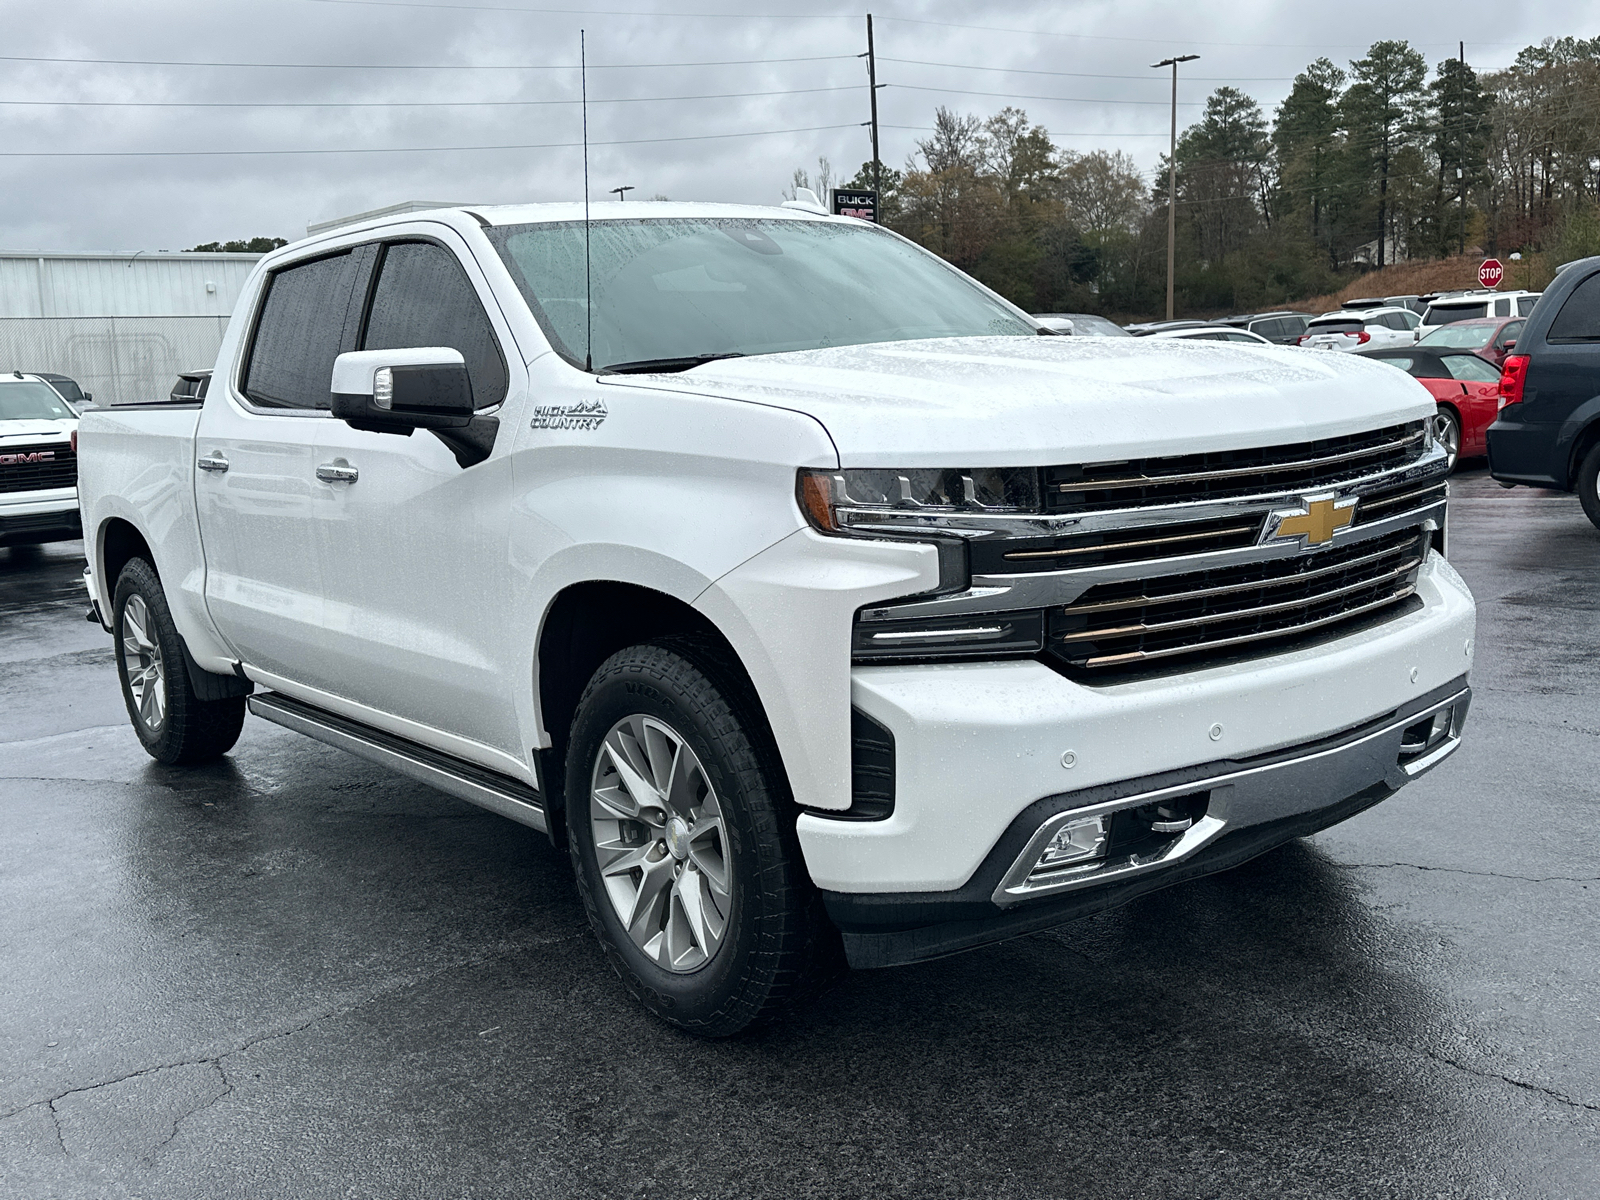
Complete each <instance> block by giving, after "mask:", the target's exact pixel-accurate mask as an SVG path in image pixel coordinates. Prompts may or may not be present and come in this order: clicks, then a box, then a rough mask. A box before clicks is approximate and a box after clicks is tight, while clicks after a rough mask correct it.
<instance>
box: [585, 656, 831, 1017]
mask: <svg viewBox="0 0 1600 1200" xmlns="http://www.w3.org/2000/svg"><path fill="white" fill-rule="evenodd" d="M759 722H760V718H759V715H758V714H757V712H756V711H755V708H754V705H753V703H752V702H751V701H749V700H748V699H747V696H746V689H745V688H744V687H742V686H741V685H740V681H739V680H738V677H737V676H736V675H735V674H734V673H733V672H732V671H731V670H729V669H727V667H726V666H725V665H724V664H723V663H721V662H720V660H719V659H718V656H717V655H716V654H715V652H714V651H712V650H711V649H710V648H709V647H704V646H700V645H698V644H696V643H693V642H690V641H688V640H679V639H663V641H662V642H661V643H660V644H650V645H640V646H633V647H629V648H628V649H625V650H621V651H619V652H618V653H616V654H614V655H612V656H611V657H610V658H609V659H607V660H606V661H605V663H603V664H602V665H601V667H600V669H599V670H598V671H596V672H595V675H594V677H593V678H592V679H591V680H590V681H589V685H588V687H587V688H585V689H584V693H583V697H582V699H581V700H580V701H579V703H578V710H577V715H576V717H575V718H574V720H573V724H572V733H571V737H570V739H569V742H568V751H567V772H566V795H567V828H568V834H569V837H568V841H569V845H570V849H571V853H572V861H573V867H574V870H575V871H576V874H577V879H578V890H579V893H580V894H581V895H582V897H583V902H584V907H585V909H586V911H587V913H588V916H589V922H590V925H591V926H592V927H593V929H594V931H595V933H596V935H597V936H598V937H599V939H600V944H601V946H602V947H603V948H604V950H605V953H606V957H607V958H608V959H609V960H610V962H611V965H612V967H613V968H614V969H615V970H616V972H617V974H618V975H619V976H620V977H621V978H622V981H623V983H624V984H625V985H626V986H627V988H628V990H629V991H630V992H631V993H632V994H633V995H634V997H635V998H637V999H638V1000H639V1001H641V1002H642V1003H643V1004H644V1005H645V1007H646V1008H648V1009H649V1010H650V1011H651V1012H653V1013H655V1014H656V1015H657V1016H659V1017H661V1018H662V1019H663V1020H665V1021H668V1022H670V1023H672V1024H674V1025H677V1026H679V1027H680V1028H682V1029H686V1030H689V1031H691V1032H694V1033H698V1034H701V1035H703V1036H708V1037H726V1036H728V1035H730V1034H733V1033H737V1032H738V1031H739V1030H741V1029H743V1028H745V1027H746V1026H748V1025H750V1024H751V1023H753V1022H756V1021H760V1020H762V1019H764V1018H766V1017H768V1016H770V1015H772V1014H773V1013H775V1012H777V1011H778V1010H780V1009H781V1008H782V1007H784V1006H785V1005H786V1004H788V1003H789V1002H790V1001H792V1000H793V999H795V998H796V997H797V996H799V995H802V994H805V993H807V992H808V991H809V990H810V989H811V988H812V987H814V986H815V985H816V984H817V983H819V982H821V980H822V978H823V977H824V976H825V974H826V964H827V962H828V961H829V955H828V954H827V953H826V950H825V947H826V945H827V944H828V943H829V942H830V940H831V942H832V944H834V945H836V944H837V934H836V933H834V932H833V930H832V928H831V926H829V925H828V923H827V919H826V917H825V916H824V915H823V914H822V911H821V904H820V900H819V898H818V896H817V894H816V890H815V888H814V887H813V886H812V885H811V882H810V879H809V878H808V877H807V875H806V872H805V869H804V866H803V865H802V863H801V859H800V850H799V845H798V842H797V839H796V837H795V832H794V810H793V808H792V806H791V805H790V804H789V800H788V795H787V787H786V784H785V781H784V778H783V773H782V768H781V766H779V765H778V763H777V760H776V755H775V753H774V752H772V751H771V750H770V749H769V748H767V747H768V739H767V737H766V735H765V731H764V729H763V728H762V726H761V724H760V723H759ZM819 947H822V948H823V949H819Z"/></svg>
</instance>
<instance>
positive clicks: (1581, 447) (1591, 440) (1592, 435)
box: [1566, 415, 1600, 489]
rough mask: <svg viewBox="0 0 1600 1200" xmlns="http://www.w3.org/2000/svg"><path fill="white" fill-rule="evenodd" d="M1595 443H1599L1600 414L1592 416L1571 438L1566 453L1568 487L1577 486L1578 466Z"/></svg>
mask: <svg viewBox="0 0 1600 1200" xmlns="http://www.w3.org/2000/svg"><path fill="white" fill-rule="evenodd" d="M1597 444H1600V415H1596V416H1594V417H1592V418H1591V419H1590V421H1589V423H1588V424H1587V425H1585V426H1584V427H1583V428H1582V429H1580V430H1578V433H1577V436H1576V437H1574V438H1573V439H1572V450H1571V452H1570V453H1569V454H1568V455H1567V480H1566V486H1567V487H1568V488H1569V489H1571V488H1573V487H1576V486H1577V480H1578V468H1579V467H1580V466H1582V465H1583V460H1584V459H1585V458H1586V457H1588V454H1589V451H1591V450H1593V449H1594V448H1595V446H1596V445H1597Z"/></svg>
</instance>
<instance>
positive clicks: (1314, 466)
mask: <svg viewBox="0 0 1600 1200" xmlns="http://www.w3.org/2000/svg"><path fill="white" fill-rule="evenodd" d="M1422 437H1423V435H1422V433H1421V432H1420V431H1419V432H1417V433H1414V434H1408V435H1407V436H1406V437H1403V438H1399V439H1397V440H1395V441H1393V442H1390V443H1388V444H1387V445H1383V446H1374V447H1372V448H1371V449H1370V450H1352V451H1349V452H1348V453H1345V454H1329V455H1324V456H1323V457H1321V458H1308V459H1302V460H1300V461H1299V462H1286V463H1274V464H1271V465H1265V466H1256V467H1237V468H1234V469H1233V470H1223V471H1195V472H1192V473H1190V474H1188V475H1164V474H1153V475H1136V476H1132V477H1130V478H1126V479H1103V480H1097V481H1095V482H1091V483H1061V484H1057V485H1056V490H1057V491H1058V492H1092V491H1103V490H1105V489H1107V488H1124V487H1140V488H1142V487H1150V486H1152V485H1156V484H1168V483H1198V482H1202V481H1209V480H1213V479H1237V478H1242V477H1245V476H1249V477H1250V478H1252V479H1258V478H1260V477H1261V476H1263V475H1275V474H1278V473H1280V472H1283V471H1311V470H1318V469H1322V468H1326V467H1332V466H1337V465H1338V464H1340V463H1347V462H1353V461H1355V460H1356V459H1358V458H1369V457H1372V456H1374V455H1381V454H1388V453H1390V452H1391V451H1394V450H1404V449H1409V448H1410V447H1413V446H1418V445H1420V444H1421V442H1422Z"/></svg>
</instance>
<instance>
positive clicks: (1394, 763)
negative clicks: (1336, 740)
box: [991, 688, 1469, 907]
mask: <svg viewBox="0 0 1600 1200" xmlns="http://www.w3.org/2000/svg"><path fill="white" fill-rule="evenodd" d="M1468 695H1469V690H1468V689H1466V688H1463V689H1462V690H1461V691H1459V692H1456V693H1455V694H1454V695H1452V696H1449V697H1447V698H1445V699H1444V700H1440V701H1438V702H1437V703H1435V704H1432V705H1430V706H1429V707H1427V708H1425V709H1421V710H1420V711H1417V712H1414V713H1411V714H1409V715H1408V716H1404V717H1396V718H1394V719H1393V720H1392V721H1389V722H1387V723H1386V724H1384V725H1383V726H1382V727H1381V728H1379V729H1376V730H1373V731H1372V732H1370V733H1367V734H1364V735H1362V736H1361V737H1358V738H1356V739H1355V740H1353V741H1350V742H1346V743H1344V744H1342V745H1338V746H1333V747H1329V748H1328V749H1325V750H1317V751H1313V752H1312V753H1309V754H1303V755H1299V756H1296V757H1294V758H1289V759H1284V760H1281V761H1279V762H1274V763H1270V764H1268V765H1266V766H1261V767H1249V768H1246V769H1244V770H1240V771H1229V772H1225V773H1223V774H1219V775H1214V776H1211V777H1210V778H1204V779H1196V780H1192V781H1190V782H1188V783H1183V784H1177V785H1175V786H1172V787H1167V788H1160V789H1158V790H1155V791H1149V792H1141V793H1139V794H1138V795H1135V796H1125V797H1123V798H1121V799H1118V800H1108V801H1106V802H1104V803H1101V804H1090V805H1085V806H1084V807H1082V808H1071V809H1067V810H1065V811H1063V812H1058V813H1055V814H1054V815H1052V816H1051V817H1049V818H1048V819H1047V820H1046V821H1045V822H1044V823H1043V824H1042V825H1040V826H1039V828H1038V830H1036V831H1035V832H1034V834H1033V836H1032V837H1030V838H1029V839H1028V842H1027V844H1026V845H1025V846H1024V847H1023V848H1022V852H1021V853H1020V854H1019V855H1018V856H1017V857H1016V859H1015V860H1014V861H1013V863H1012V865H1011V867H1010V869H1009V870H1007V871H1006V873H1005V875H1004V876H1002V877H1001V880H1000V883H999V884H998V885H997V886H996V887H995V890H994V894H993V896H992V897H991V899H992V900H993V901H994V903H996V904H998V905H1000V906H1002V907H1007V906H1010V905H1013V904H1018V903H1020V902H1022V901H1024V900H1032V899H1034V898H1035V897H1038V896H1050V895H1057V894H1059V893H1061V892H1069V891H1077V890H1079V889H1082V888H1089V887H1098V886H1099V885H1101V884H1105V883H1113V882H1118V881H1121V880H1124V879H1129V878H1132V877H1134V876H1138V875H1148V874H1150V873H1152V872H1155V871H1159V870H1161V869H1162V868H1163V867H1168V866H1171V865H1173V864H1174V863H1179V862H1182V861H1183V860H1184V859H1186V858H1188V857H1190V856H1191V855H1192V854H1194V853H1195V851H1197V850H1199V849H1200V848H1201V847H1202V846H1205V845H1208V844H1209V843H1211V842H1213V841H1215V840H1216V839H1217V838H1219V837H1221V836H1222V835H1223V834H1224V833H1226V832H1229V831H1231V830H1234V829H1244V828H1247V827H1249V826H1252V825H1262V824H1266V823H1267V822H1269V821H1275V820H1278V819H1280V818H1283V817H1292V816H1296V815H1298V814H1300V813H1304V812H1310V811H1313V810H1315V809H1317V808H1320V807H1324V806H1326V805H1330V804H1335V803H1337V802H1338V801H1340V800H1342V799H1344V798H1345V797H1346V796H1350V795H1354V794H1355V793H1357V792H1359V791H1361V790H1362V789H1363V788H1365V787H1370V786H1372V785H1373V784H1376V783H1386V784H1389V785H1390V786H1391V787H1396V788H1398V787H1399V786H1401V785H1402V784H1404V783H1407V782H1409V781H1410V780H1412V779H1415V778H1417V777H1418V776H1420V775H1422V774H1424V773H1425V772H1427V771H1429V770H1431V769H1432V768H1433V767H1435V766H1437V765H1438V764H1439V763H1441V762H1443V761H1444V760H1445V759H1446V758H1448V757H1449V756H1450V755H1451V754H1453V753H1454V752H1455V750H1456V749H1457V748H1458V747H1459V746H1460V745H1461V730H1462V726H1463V724H1464V722H1465V715H1466V714H1465V709H1464V706H1462V707H1461V708H1458V709H1457V711H1456V713H1455V714H1454V716H1453V718H1452V720H1451V725H1450V731H1449V734H1448V736H1447V737H1446V739H1445V741H1444V742H1442V743H1441V744H1440V745H1439V746H1437V747H1435V748H1434V749H1433V750H1430V751H1428V752H1427V753H1426V754H1424V755H1422V756H1421V757H1419V758H1416V759H1413V760H1411V761H1409V762H1401V761H1400V760H1399V756H1398V743H1397V745H1396V749H1395V751H1394V753H1392V754H1391V753H1389V752H1388V750H1387V748H1386V747H1385V746H1384V745H1383V744H1382V743H1383V742H1384V740H1385V739H1389V738H1397V737H1398V735H1399V734H1400V733H1402V732H1403V731H1404V730H1405V729H1406V728H1408V727H1410V726H1412V725H1416V724H1417V723H1419V722H1421V721H1424V720H1426V719H1428V718H1429V717H1431V716H1432V715H1434V714H1435V713H1437V712H1439V711H1440V710H1441V709H1446V708H1450V707H1451V706H1452V705H1461V704H1462V701H1463V700H1465V699H1466V698H1467V696H1468ZM1324 780H1326V781H1328V782H1330V783H1331V784H1332V786H1331V787H1324V788H1317V787H1314V786H1313V787H1309V788H1308V787H1306V786H1305V785H1306V784H1307V783H1308V782H1312V781H1315V782H1318V783H1320V782H1323V781H1324ZM1297 785H1298V786H1297ZM1197 792H1210V793H1211V795H1210V798H1209V801H1208V803H1207V806H1206V812H1205V814H1204V815H1203V816H1201V817H1200V819H1199V820H1197V821H1196V822H1195V823H1194V824H1193V825H1192V826H1190V828H1189V829H1187V830H1185V831H1184V832H1183V833H1182V834H1181V835H1179V836H1178V837H1175V838H1174V839H1173V840H1172V841H1171V842H1169V843H1167V844H1166V845H1165V846H1163V847H1162V848H1161V849H1160V850H1158V851H1156V852H1154V853H1152V854H1148V855H1143V856H1139V855H1134V856H1130V857H1128V858H1125V859H1121V860H1115V861H1111V862H1105V863H1093V864H1087V865H1082V866H1076V867H1067V868H1064V869H1063V870H1060V871H1054V872H1050V873H1049V874H1048V875H1044V876H1038V877H1034V876H1033V867H1034V864H1035V863H1037V862H1038V861H1039V857H1040V855H1042V854H1043V853H1044V848H1045V846H1046V845H1047V844H1048V843H1049V841H1050V839H1051V838H1052V837H1054V836H1055V833H1056V830H1057V829H1059V828H1060V827H1061V826H1062V825H1064V824H1066V823H1067V822H1068V821H1076V820H1080V819H1082V818H1084V817H1092V816H1098V815H1102V814H1108V813H1113V812H1120V811H1122V810H1125V809H1130V808H1142V807H1143V806H1144V805H1146V804H1152V803H1155V802H1156V801H1159V800H1166V799H1173V798H1176V797H1179V796H1191V795H1194V794H1195V793H1197ZM1308 793H1309V794H1308Z"/></svg>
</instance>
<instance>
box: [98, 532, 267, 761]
mask: <svg viewBox="0 0 1600 1200" xmlns="http://www.w3.org/2000/svg"><path fill="white" fill-rule="evenodd" d="M111 636H112V639H113V641H114V643H115V646H116V658H117V675H118V676H119V677H120V678H121V680H122V699H123V701H124V702H125V703H126V704H127V706H128V719H129V720H130V721H132V722H133V731H134V732H135V733H136V734H138V736H139V742H140V744H141V745H142V746H144V748H145V751H146V752H147V753H148V754H149V755H150V757H151V758H153V759H156V760H157V761H158V762H164V763H167V764H169V765H174V766H175V765H179V764H188V763H201V762H209V761H210V760H211V759H214V758H218V757H220V756H221V755H223V754H226V753H227V752H228V751H229V750H231V749H233V744H234V743H235V742H237V741H238V740H239V731H240V730H241V729H242V728H243V727H244V708H245V701H244V697H243V696H231V697H229V698H227V699H225V700H202V699H200V698H199V697H198V696H196V695H195V692H194V685H193V684H192V683H191V682H190V680H189V672H188V669H187V667H186V666H185V662H184V653H183V642H182V639H180V638H179V636H178V628H177V626H176V625H174V624H173V622H172V611H171V610H170V609H169V608H168V607H167V596H166V593H165V592H164V591H162V588H161V578H160V576H158V575H157V574H156V571H155V568H154V567H152V566H151V565H150V564H149V563H148V562H146V561H145V560H144V559H142V558H135V559H130V560H129V562H128V565H127V566H125V567H123V568H122V574H121V575H119V576H118V577H117V587H116V591H115V593H114V595H113V599H112V619H111Z"/></svg>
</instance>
